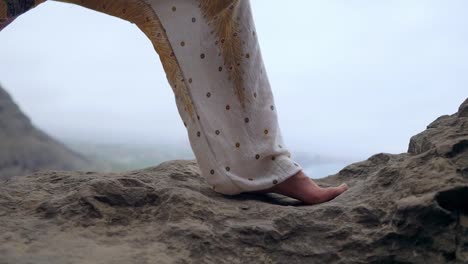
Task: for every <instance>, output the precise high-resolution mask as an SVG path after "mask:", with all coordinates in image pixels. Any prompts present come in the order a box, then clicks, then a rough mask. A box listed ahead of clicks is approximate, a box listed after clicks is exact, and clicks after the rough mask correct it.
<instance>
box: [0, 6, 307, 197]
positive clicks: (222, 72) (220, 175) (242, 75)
mask: <svg viewBox="0 0 468 264" xmlns="http://www.w3.org/2000/svg"><path fill="white" fill-rule="evenodd" d="M11 1H12V0H11ZM37 2H42V1H37ZM61 2H68V3H75V4H79V5H81V6H84V7H87V8H91V9H93V10H96V11H100V12H104V13H106V14H109V15H113V16H117V17H120V18H123V19H125V20H128V21H130V22H132V23H135V24H136V25H137V26H138V27H139V28H140V29H141V30H142V31H143V32H144V33H145V34H146V35H147V36H148V38H149V39H150V40H151V42H152V43H153V46H154V48H155V50H156V51H157V53H158V55H159V57H160V59H161V62H162V65H163V68H164V70H165V72H166V76H167V79H168V81H169V83H170V85H171V87H172V89H173V91H174V95H175V102H176V105H177V109H178V112H179V114H180V117H181V119H182V121H183V122H184V125H185V127H186V130H187V134H188V137H189V141H190V144H191V147H192V150H193V152H194V155H195V157H196V160H197V162H198V164H199V167H200V171H201V173H202V175H203V176H204V177H205V178H206V180H207V183H208V184H210V185H211V186H212V188H213V190H215V191H216V192H219V193H222V194H226V195H235V194H239V193H242V192H248V191H257V190H263V189H267V188H270V187H273V186H275V185H277V184H279V183H281V182H282V181H284V180H286V179H288V178H289V177H291V176H293V175H295V174H296V173H298V172H299V171H300V170H302V167H301V166H300V165H299V164H298V163H297V162H295V161H294V160H293V159H292V158H291V153H290V152H289V150H288V148H287V146H286V145H285V143H284V142H283V138H282V135H281V130H280V127H279V124H278V116H277V108H276V106H275V102H274V97H273V94H272V90H271V87H270V83H269V80H268V77H267V73H266V70H265V66H264V64H263V60H262V55H261V52H260V47H259V43H258V36H257V33H256V31H255V25H254V21H253V17H252V11H251V6H250V2H249V0H100V1H98V0H63V1H62V0H61ZM0 12H1V6H0ZM0 15H1V13H0Z"/></svg>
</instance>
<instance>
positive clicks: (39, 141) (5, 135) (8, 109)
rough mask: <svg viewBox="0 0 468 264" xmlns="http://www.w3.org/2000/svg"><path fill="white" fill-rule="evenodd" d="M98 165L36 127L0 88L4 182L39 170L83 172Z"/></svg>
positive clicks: (0, 149) (0, 172) (0, 176)
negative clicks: (81, 170)
mask: <svg viewBox="0 0 468 264" xmlns="http://www.w3.org/2000/svg"><path fill="white" fill-rule="evenodd" d="M94 166H95V165H94V162H92V161H90V160H88V159H86V158H85V157H84V156H83V155H81V154H79V153H76V152H74V151H72V150H70V149H69V148H67V147H66V146H65V145H64V144H62V143H60V142H59V141H57V140H55V139H53V138H52V137H50V136H48V135H47V134H45V133H44V132H42V131H41V130H39V129H37V128H35V127H34V125H33V124H32V123H31V120H30V119H29V118H28V117H27V116H26V115H25V114H23V113H22V111H21V109H20V108H19V107H18V105H16V104H15V102H14V101H13V99H12V98H11V96H10V95H9V94H8V93H7V92H6V91H5V90H4V89H3V88H2V86H1V85H0V179H7V178H10V177H12V176H16V175H25V174H30V172H32V171H35V170H39V169H56V170H80V169H83V170H85V169H90V168H93V167H94Z"/></svg>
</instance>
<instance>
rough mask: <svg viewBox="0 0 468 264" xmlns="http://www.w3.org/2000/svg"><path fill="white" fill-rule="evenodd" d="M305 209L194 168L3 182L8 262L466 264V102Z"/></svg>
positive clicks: (2, 225)
mask: <svg viewBox="0 0 468 264" xmlns="http://www.w3.org/2000/svg"><path fill="white" fill-rule="evenodd" d="M317 182H318V183H319V184H320V185H322V186H330V185H337V184H339V183H341V182H346V183H348V185H349V186H350V189H349V190H348V191H347V192H345V193H344V194H342V195H340V196H339V197H337V198H336V199H334V200H332V201H330V202H327V203H324V204H320V205H314V206H303V205H301V204H300V203H299V202H297V201H296V200H293V199H290V198H286V197H284V196H281V195H276V194H267V195H253V194H243V195H238V196H224V195H221V194H218V193H215V192H214V191H212V190H211V189H210V188H209V186H208V185H207V184H206V183H205V180H204V179H203V178H202V177H201V176H200V175H199V169H198V167H197V164H196V162H195V161H193V160H175V161H167V162H164V163H161V164H160V165H158V166H156V167H151V168H147V169H143V170H136V171H130V172H125V173H112V174H97V173H94V172H86V171H82V172H64V171H41V172H37V173H35V174H32V175H29V176H27V177H15V178H13V179H11V180H8V181H3V182H0V263H2V264H4V263H19V264H23V263H24V264H25V263H35V264H40V263H114V264H117V263H181V264H182V263H242V264H245V263H288V264H293V263H307V264H310V263H468V100H467V101H465V103H464V104H463V105H462V106H461V107H460V110H459V112H458V113H455V114H453V115H446V116H442V117H440V118H439V119H437V120H436V121H434V122H433V123H432V124H430V125H429V126H428V128H427V130H426V131H424V132H422V133H420V134H419V135H416V136H414V137H412V138H411V141H410V144H409V149H408V152H407V153H402V154H388V153H379V154H376V155H373V156H372V157H370V158H369V159H367V160H365V161H362V162H358V163H354V164H351V165H349V166H347V167H345V168H343V169H342V170H341V171H340V172H339V173H338V174H336V175H331V176H329V177H326V178H323V179H320V180H317Z"/></svg>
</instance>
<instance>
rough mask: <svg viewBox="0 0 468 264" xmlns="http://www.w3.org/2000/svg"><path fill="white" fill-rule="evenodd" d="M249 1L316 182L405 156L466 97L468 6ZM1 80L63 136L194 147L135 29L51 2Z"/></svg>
mask: <svg viewBox="0 0 468 264" xmlns="http://www.w3.org/2000/svg"><path fill="white" fill-rule="evenodd" d="M251 6H252V9H253V13H254V19H255V25H256V30H257V36H258V39H259V41H260V46H261V51H262V57H263V59H264V63H265V67H266V69H267V74H268V77H269V80H270V84H271V86H272V89H273V93H274V95H275V103H276V109H277V111H278V113H279V119H280V125H281V130H282V132H283V137H284V139H285V142H286V145H287V147H288V148H289V149H290V150H291V152H292V153H293V156H294V155H296V154H297V156H298V159H299V161H304V167H306V166H307V170H308V171H310V173H311V174H314V175H316V176H320V175H325V174H327V173H332V172H336V171H337V170H338V169H339V168H340V167H342V165H344V164H346V163H349V162H352V161H359V160H362V159H366V158H367V157H369V156H370V155H372V154H374V153H379V152H389V153H400V152H404V151H406V149H407V146H408V142H409V138H410V137H411V136H412V135H414V134H416V133H418V132H420V131H422V130H424V129H425V127H426V125H428V124H429V123H430V122H431V121H433V120H434V119H435V118H437V117H438V116H440V115H443V114H451V113H453V112H455V111H456V109H457V107H458V106H459V105H460V103H461V102H462V101H463V100H464V99H465V98H466V97H467V96H468V88H467V84H468V74H467V72H468V16H466V10H468V1H463V0H448V1H432V0H414V1H405V0H395V1H371V0H360V1H337V0H330V1H309V0H293V1H271V0H251ZM0 83H1V84H2V85H3V87H4V88H6V89H7V90H8V92H10V93H11V95H12V96H13V98H14V99H15V101H16V102H17V103H18V104H19V105H20V106H21V108H22V109H23V111H24V112H25V113H26V114H27V115H28V116H29V117H30V118H31V119H32V120H33V122H34V124H36V125H37V126H38V127H39V128H41V129H43V130H45V131H46V132H48V133H49V134H51V135H53V136H55V137H57V138H60V139H63V140H84V141H88V142H94V143H113V144H146V145H148V144H160V143H161V144H162V143H164V144H168V145H169V146H171V145H172V146H177V147H179V146H183V148H185V150H186V151H187V152H190V145H189V142H188V137H187V133H186V130H185V127H184V125H183V123H182V120H181V119H180V117H179V115H178V112H177V108H176V105H175V99H174V96H173V93H172V90H171V88H170V86H169V84H168V82H167V79H166V77H165V73H164V70H163V68H162V66H161V62H160V60H159V57H158V55H157V54H156V52H155V51H154V49H153V47H152V45H151V43H150V41H149V40H148V39H147V38H146V37H145V36H144V34H143V33H142V32H141V31H139V30H138V29H137V27H136V26H135V25H133V24H131V23H128V22H126V21H123V20H120V19H117V18H114V17H111V16H107V15H104V14H100V13H97V12H94V11H92V10H88V9H85V8H81V7H78V6H74V5H70V4H64V3H58V2H48V3H45V4H43V5H41V6H39V7H37V8H35V9H33V10H31V11H30V12H28V13H27V14H25V15H23V16H21V17H19V18H18V19H17V20H16V21H15V22H13V24H11V25H10V26H9V27H8V28H6V29H5V30H4V31H2V32H1V33H0ZM317 155H318V156H317ZM310 160H312V161H313V162H312V163H314V162H317V161H322V162H321V163H320V162H319V163H320V166H317V165H314V166H315V167H314V166H309V165H308V162H309V161H310Z"/></svg>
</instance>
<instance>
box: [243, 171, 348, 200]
mask: <svg viewBox="0 0 468 264" xmlns="http://www.w3.org/2000/svg"><path fill="white" fill-rule="evenodd" d="M346 190H348V185H347V184H346V183H343V184H341V185H339V186H337V187H327V188H322V187H320V186H318V185H317V184H316V183H315V182H314V181H313V180H312V179H311V178H309V177H307V176H306V175H305V174H304V173H303V172H302V171H300V172H298V173H297V174H295V175H294V176H292V177H290V178H288V179H287V180H285V181H283V182H282V183H280V184H278V185H275V186H273V187H272V188H269V189H266V190H260V191H253V192H249V193H279V194H282V195H286V196H288V197H292V198H295V199H298V200H300V201H302V202H304V203H305V204H308V205H314V204H319V203H324V202H327V201H330V200H333V199H334V198H335V197H337V196H338V195H340V194H341V193H343V192H344V191H346Z"/></svg>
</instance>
